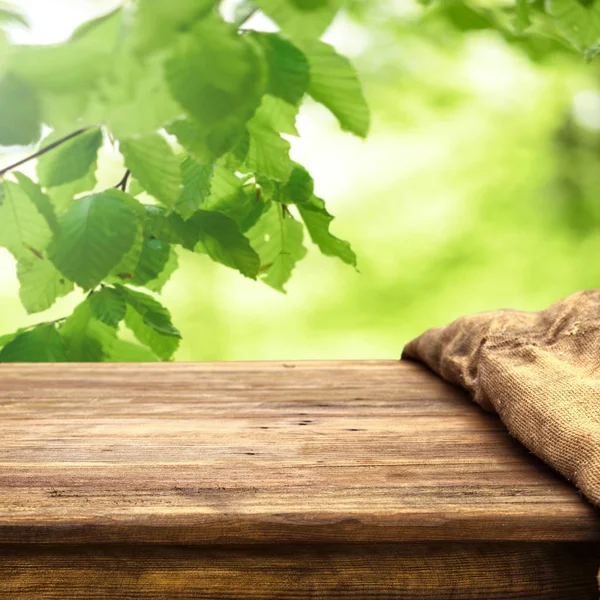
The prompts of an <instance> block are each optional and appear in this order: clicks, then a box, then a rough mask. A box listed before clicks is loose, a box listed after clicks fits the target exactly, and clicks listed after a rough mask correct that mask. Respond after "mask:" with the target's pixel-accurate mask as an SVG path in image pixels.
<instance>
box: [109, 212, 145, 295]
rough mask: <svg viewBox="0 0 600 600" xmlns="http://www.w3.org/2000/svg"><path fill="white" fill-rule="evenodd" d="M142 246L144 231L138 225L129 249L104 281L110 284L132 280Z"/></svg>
mask: <svg viewBox="0 0 600 600" xmlns="http://www.w3.org/2000/svg"><path fill="white" fill-rule="evenodd" d="M143 246H144V229H143V227H142V225H141V223H140V224H139V225H138V227H137V230H136V232H135V239H134V240H133V244H132V245H131V248H129V250H128V251H127V252H125V254H123V257H122V258H121V260H120V261H119V262H118V263H117V266H116V267H113V268H112V269H111V270H110V276H109V277H107V278H106V280H107V281H109V282H110V283H115V282H116V283H122V282H123V280H124V279H133V277H135V275H134V274H133V272H134V271H135V268H136V266H137V264H138V262H139V261H140V256H141V254H142V248H143Z"/></svg>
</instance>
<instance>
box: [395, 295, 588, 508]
mask: <svg viewBox="0 0 600 600" xmlns="http://www.w3.org/2000/svg"><path fill="white" fill-rule="evenodd" d="M402 357H403V358H410V359H416V360H419V361H422V362H424V363H426V364H427V365H428V366H429V367H430V368H431V369H433V370H434V371H435V372H436V373H438V374H439V375H441V376H442V377H443V378H444V379H446V380H448V381H450V382H452V383H454V384H456V385H459V386H462V387H464V388H466V389H467V390H469V391H470V392H471V394H472V395H473V398H474V400H475V401H476V402H478V403H479V404H481V406H483V407H484V408H486V409H488V410H493V411H496V412H497V413H498V414H499V416H500V418H501V419H502V421H503V422H504V423H505V425H506V427H507V428H508V429H509V431H510V432H511V433H512V434H513V435H514V436H515V437H516V438H517V439H519V440H520V441H521V442H522V443H523V444H524V445H525V446H527V447H528V448H529V449H530V450H531V451H532V452H534V453H535V454H537V455H538V456H539V457H540V458H541V459H542V460H544V461H546V462H547V463H548V464H549V465H551V466H552V467H554V468H555V469H556V470H557V471H559V472H560V473H562V474H563V475H564V476H565V477H566V478H567V479H568V480H570V481H571V482H573V483H574V484H575V485H576V486H577V487H578V488H579V489H580V490H581V491H582V492H583V493H584V494H585V495H586V496H587V497H588V498H589V500H591V501H592V502H593V503H595V504H600V290H590V291H586V292H580V293H577V294H573V295H572V296H569V297H568V298H565V299H564V300H561V301H560V302H557V303H556V304H553V305H552V306H550V308H547V309H546V310H543V311H540V312H520V311H514V310H497V311H492V312H487V313H481V314H476V315H470V316H466V317H461V318H460V319H458V320H456V321H454V322H453V323H451V324H450V325H446V326H445V327H437V328H434V329H430V330H429V331H427V332H425V333H424V334H423V335H421V336H420V337H419V338H417V339H416V340H413V341H412V342H410V343H409V344H408V345H407V346H406V347H405V348H404V351H403V354H402Z"/></svg>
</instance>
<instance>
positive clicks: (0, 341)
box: [0, 327, 27, 348]
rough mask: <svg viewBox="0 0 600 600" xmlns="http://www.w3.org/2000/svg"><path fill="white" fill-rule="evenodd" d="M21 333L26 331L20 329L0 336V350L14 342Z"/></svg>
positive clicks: (22, 328)
mask: <svg viewBox="0 0 600 600" xmlns="http://www.w3.org/2000/svg"><path fill="white" fill-rule="evenodd" d="M23 331H27V329H26V328H25V327H20V328H19V329H17V330H16V331H13V332H12V333H6V334H4V335H0V348H2V347H3V346H6V344H8V342H12V340H14V339H15V338H16V337H17V336H18V335H20V334H21V333H23Z"/></svg>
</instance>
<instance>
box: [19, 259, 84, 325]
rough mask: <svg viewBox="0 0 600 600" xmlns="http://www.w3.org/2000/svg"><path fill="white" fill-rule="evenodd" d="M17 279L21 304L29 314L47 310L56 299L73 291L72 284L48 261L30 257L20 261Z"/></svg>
mask: <svg viewBox="0 0 600 600" xmlns="http://www.w3.org/2000/svg"><path fill="white" fill-rule="evenodd" d="M17 277H18V279H19V283H20V284H21V287H20V289H19V297H20V298H21V304H23V306H24V308H25V310H26V311H27V312H28V313H29V314H31V313H37V312H42V311H44V310H47V309H48V308H50V307H51V306H52V305H53V304H54V302H55V301H56V299H57V298H60V297H62V296H66V295H67V294H69V293H70V292H72V291H73V282H72V281H69V280H68V279H66V278H65V277H64V275H62V274H61V273H59V272H58V271H57V269H56V267H55V266H54V265H53V264H52V263H51V262H50V261H49V260H48V259H44V258H41V259H40V258H38V257H36V256H32V257H31V258H28V259H22V260H20V261H19V262H18V263H17Z"/></svg>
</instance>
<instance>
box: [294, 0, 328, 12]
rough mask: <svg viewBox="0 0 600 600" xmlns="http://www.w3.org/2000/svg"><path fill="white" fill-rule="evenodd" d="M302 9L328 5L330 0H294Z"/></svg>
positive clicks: (313, 8) (314, 8) (315, 8)
mask: <svg viewBox="0 0 600 600" xmlns="http://www.w3.org/2000/svg"><path fill="white" fill-rule="evenodd" d="M292 2H293V3H294V4H295V5H296V6H297V7H298V8H299V9H300V10H317V9H318V8H322V7H324V6H327V2H328V0H292Z"/></svg>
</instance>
